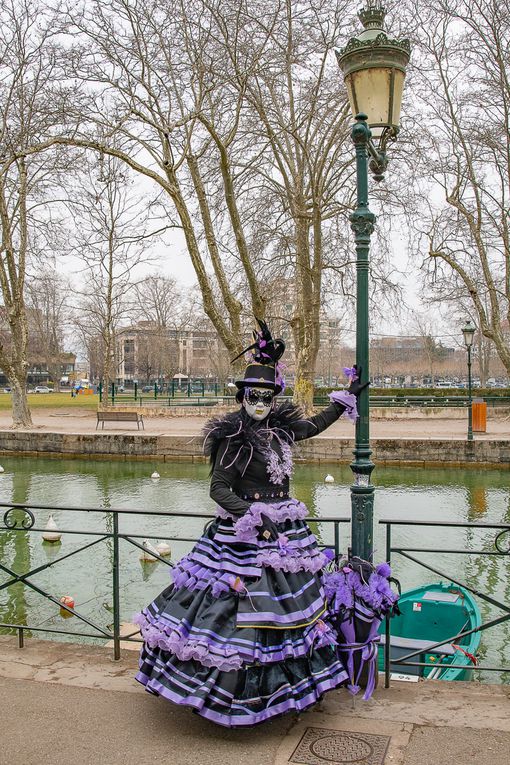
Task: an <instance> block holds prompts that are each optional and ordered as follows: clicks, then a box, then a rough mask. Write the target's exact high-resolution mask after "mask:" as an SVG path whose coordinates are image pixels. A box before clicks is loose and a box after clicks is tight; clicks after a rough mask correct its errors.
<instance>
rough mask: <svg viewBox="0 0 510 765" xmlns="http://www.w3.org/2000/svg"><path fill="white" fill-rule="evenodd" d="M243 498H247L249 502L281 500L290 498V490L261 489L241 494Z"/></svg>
mask: <svg viewBox="0 0 510 765" xmlns="http://www.w3.org/2000/svg"><path fill="white" fill-rule="evenodd" d="M241 499H246V500H248V501H249V502H281V501H282V500H284V499H289V492H288V491H285V490H284V489H280V490H278V489H273V490H270V491H268V490H262V489H260V490H259V491H251V492H246V493H245V494H241Z"/></svg>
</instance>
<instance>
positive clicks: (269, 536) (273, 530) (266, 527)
mask: <svg viewBox="0 0 510 765" xmlns="http://www.w3.org/2000/svg"><path fill="white" fill-rule="evenodd" d="M261 518H262V523H259V525H258V526H257V531H258V534H257V538H258V539H263V540H264V541H265V542H276V540H277V539H278V527H277V525H276V523H274V521H272V520H271V518H268V516H267V515H264V514H262V515H261Z"/></svg>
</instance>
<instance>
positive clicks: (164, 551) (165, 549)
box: [156, 542, 172, 556]
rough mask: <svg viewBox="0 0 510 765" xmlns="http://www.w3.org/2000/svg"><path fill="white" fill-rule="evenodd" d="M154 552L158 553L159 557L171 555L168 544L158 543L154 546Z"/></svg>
mask: <svg viewBox="0 0 510 765" xmlns="http://www.w3.org/2000/svg"><path fill="white" fill-rule="evenodd" d="M156 552H158V553H159V554H160V555H163V556H164V555H171V553H172V548H171V547H170V545H169V544H168V542H158V544H157V545H156Z"/></svg>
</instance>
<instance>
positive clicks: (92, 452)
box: [0, 430, 510, 467]
mask: <svg viewBox="0 0 510 765" xmlns="http://www.w3.org/2000/svg"><path fill="white" fill-rule="evenodd" d="M371 445H372V450H373V459H374V460H375V461H376V462H378V463H380V464H381V463H392V464H395V463H397V464H399V463H401V464H436V465H437V464H441V465H445V464H448V465H450V466H455V465H461V464H466V463H477V464H479V465H480V466H483V465H486V466H492V467H493V466H497V467H510V441H504V440H500V441H498V440H490V441H487V440H484V441H481V440H480V441H473V442H472V443H468V442H467V441H466V440H465V439H463V440H460V439H459V440H451V439H448V440H440V439H437V440H429V439H427V440H419V439H397V438H395V439H390V438H376V439H373V440H372V442H371ZM353 448H354V440H353V439H350V438H331V437H328V436H317V437H316V438H312V439H309V440H307V441H303V442H301V443H299V444H298V446H297V448H296V455H295V456H296V458H297V459H301V460H303V461H306V462H345V463H349V462H351V461H352V458H353V455H352V450H353ZM0 454H3V455H6V454H7V455H10V454H24V455H34V456H35V455H36V456H39V457H41V456H49V457H51V456H62V457H75V458H80V459H87V458H90V459H98V458H99V459H101V458H103V459H121V460H122V459H126V460H129V459H140V460H143V459H147V460H149V459H150V460H154V459H158V460H161V461H196V462H202V461H204V460H205V458H204V456H203V454H202V438H201V436H189V435H188V436H186V435H170V436H162V435H145V434H143V433H138V432H137V433H133V434H132V435H131V434H129V435H128V434H125V433H118V434H116V433H88V434H80V435H76V434H72V433H47V432H29V431H13V430H2V431H0Z"/></svg>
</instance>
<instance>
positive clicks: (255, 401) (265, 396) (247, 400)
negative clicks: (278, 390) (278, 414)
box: [243, 388, 274, 421]
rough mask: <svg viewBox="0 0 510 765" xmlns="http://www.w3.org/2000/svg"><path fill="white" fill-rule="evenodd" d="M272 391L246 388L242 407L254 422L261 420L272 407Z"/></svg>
mask: <svg viewBox="0 0 510 765" xmlns="http://www.w3.org/2000/svg"><path fill="white" fill-rule="evenodd" d="M273 399H274V391H272V390H271V389H270V388H246V390H245V391H244V397H243V406H244V408H245V409H246V412H247V414H248V415H249V416H250V417H252V418H253V419H254V420H258V421H260V420H263V419H265V418H266V417H267V415H268V414H269V412H270V411H271V409H272V407H273Z"/></svg>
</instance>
